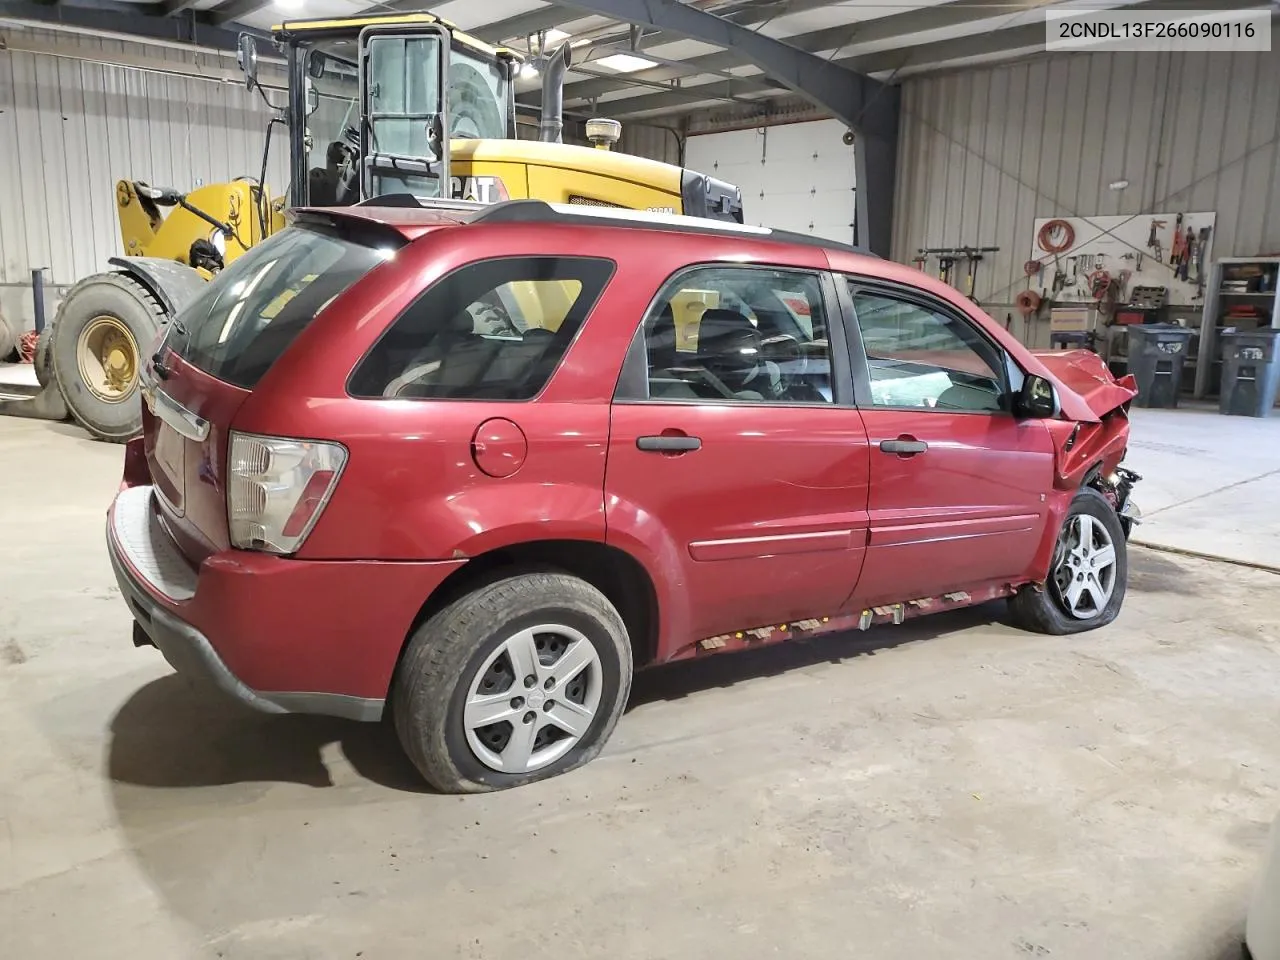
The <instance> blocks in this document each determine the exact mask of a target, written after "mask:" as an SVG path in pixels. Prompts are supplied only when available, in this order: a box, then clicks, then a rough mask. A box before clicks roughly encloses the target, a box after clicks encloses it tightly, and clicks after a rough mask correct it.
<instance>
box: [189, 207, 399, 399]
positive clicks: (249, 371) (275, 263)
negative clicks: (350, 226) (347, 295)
mask: <svg viewBox="0 0 1280 960" xmlns="http://www.w3.org/2000/svg"><path fill="white" fill-rule="evenodd" d="M378 241H380V242H382V243H383V244H384V245H383V246H381V247H379V246H376V245H374V241H371V242H368V243H366V242H360V241H358V240H356V239H352V238H350V237H347V236H344V235H341V234H339V233H338V232H337V231H335V230H331V229H329V228H327V227H323V226H319V225H306V226H302V225H299V226H293V227H290V228H289V229H287V230H284V231H283V232H281V233H278V234H276V235H275V236H274V237H271V238H270V239H269V240H266V241H265V242H263V243H261V244H259V245H258V246H257V247H254V248H253V249H252V250H250V251H249V252H248V253H246V254H245V255H244V256H242V257H240V258H239V259H237V260H236V261H235V262H234V263H232V264H231V266H229V267H228V268H227V269H225V270H223V271H222V272H221V273H220V274H218V276H217V277H215V278H214V279H213V280H212V281H211V282H210V283H209V285H208V287H206V288H205V289H204V290H203V291H201V293H200V295H199V296H197V297H196V298H195V299H194V300H193V301H192V302H191V303H190V304H188V305H187V306H186V307H185V308H184V309H183V310H182V311H181V312H180V313H179V314H178V316H177V318H176V320H175V322H174V324H173V325H172V327H171V330H170V333H169V337H168V338H167V340H166V345H167V346H168V347H170V348H171V349H172V350H173V351H174V352H175V353H176V354H178V356H180V357H182V358H183V359H184V360H186V361H187V362H188V363H190V364H192V365H194V366H196V367H198V368H199V369H201V370H203V371H204V372H205V373H207V374H209V375H211V376H214V377H217V378H218V379H219V380H224V381H226V382H227V383H232V384H235V385H236V386H238V387H244V388H246V389H252V388H253V387H254V386H255V385H256V384H257V383H258V381H259V380H261V379H262V377H263V375H264V374H265V373H266V372H267V371H268V370H269V369H270V368H271V365H272V364H273V363H275V361H276V360H277V359H279V358H280V356H281V355H282V354H283V353H284V352H285V350H287V349H288V348H289V346H290V344H292V343H293V341H294V340H295V339H297V337H298V335H299V334H300V333H302V331H303V330H305V329H306V328H307V326H308V324H310V323H311V321H312V320H314V319H315V317H316V314H318V313H319V312H320V311H321V310H323V309H324V308H325V307H326V306H327V305H328V304H329V302H330V301H331V300H333V299H334V298H335V297H337V296H338V294H340V293H342V292H343V291H345V290H346V289H347V288H348V287H350V286H351V285H352V284H353V283H355V282H356V281H357V280H359V279H360V278H361V277H362V276H364V275H365V274H366V273H368V272H369V271H370V270H372V269H373V268H374V267H375V266H377V265H378V264H379V263H382V262H383V261H384V260H385V259H387V257H388V255H389V254H391V253H392V252H394V249H395V246H397V245H398V244H399V243H401V242H403V241H401V240H399V239H398V238H397V240H396V241H395V242H392V241H391V240H390V239H386V238H381V237H379V238H378Z"/></svg>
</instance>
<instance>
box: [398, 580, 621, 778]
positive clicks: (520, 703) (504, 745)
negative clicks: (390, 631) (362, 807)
mask: <svg viewBox="0 0 1280 960" xmlns="http://www.w3.org/2000/svg"><path fill="white" fill-rule="evenodd" d="M558 667H559V668H560V670H561V674H560V676H559V677H557V676H556V675H555V674H556V672H557V668H558ZM631 674H632V663H631V647H630V643H629V642H628V639H627V631H626V627H625V626H624V625H623V622H622V618H621V617H620V616H619V615H618V611H617V610H616V609H615V608H614V606H613V604H611V603H610V602H609V600H608V599H607V598H606V597H605V596H604V595H603V594H602V593H600V591H599V590H597V589H595V587H593V586H591V585H590V584H588V583H586V582H584V581H582V580H579V579H578V578H576V577H572V576H568V575H566V574H560V573H525V574H520V575H516V576H511V577H507V578H505V579H501V580H497V581H494V582H492V583H488V584H485V585H482V586H480V587H478V588H477V589H475V590H473V591H472V592H470V593H468V594H466V595H464V596H462V597H461V598H459V599H458V600H455V601H454V602H453V603H451V604H450V605H449V606H447V607H445V608H444V609H443V610H441V611H439V612H438V613H436V614H435V615H434V616H432V617H431V618H430V619H429V620H427V621H426V622H425V623H424V624H423V625H422V626H421V627H419V628H418V629H417V630H416V631H415V632H414V634H413V636H412V637H411V638H410V640H409V645H408V647H407V649H406V650H405V653H404V657H403V658H402V660H401V663H400V666H399V668H398V670H397V672H396V678H395V681H394V689H393V691H392V710H393V714H394V722H395V727H396V733H397V734H398V735H399V738H400V742H401V744H402V745H403V746H404V749H405V752H406V753H407V754H408V755H409V758H410V759H411V760H412V761H413V764H414V766H416V767H417V768H418V770H419V772H420V773H421V774H422V776H423V777H424V778H425V779H426V780H427V782H428V783H429V784H431V786H433V787H434V788H435V789H437V790H439V791H441V792H443V793H479V792H483V791H488V790H501V789H505V788H508V787H514V786H519V785H520V784H524V783H531V782H533V781H535V780H544V779H546V778H548V777H553V776H556V775H558V774H561V773H565V772H566V771H569V770H572V769H574V768H575V767H580V766H582V765H583V764H584V763H587V762H588V761H590V760H591V759H593V758H594V757H595V756H596V755H597V754H598V753H599V752H600V750H601V748H602V747H603V746H604V744H605V741H606V740H608V738H609V735H610V734H611V733H612V732H613V728H614V726H615V725H616V724H617V722H618V717H619V716H621V714H622V709H623V707H624V706H625V705H626V702H627V696H628V695H629V693H630V691H631ZM530 678H533V682H532V683H530V682H528V681H529V679H530ZM490 717H492V719H490ZM561 724H563V726H562V725H561ZM570 728H572V729H574V730H576V731H577V733H576V734H575V733H572V732H570Z"/></svg>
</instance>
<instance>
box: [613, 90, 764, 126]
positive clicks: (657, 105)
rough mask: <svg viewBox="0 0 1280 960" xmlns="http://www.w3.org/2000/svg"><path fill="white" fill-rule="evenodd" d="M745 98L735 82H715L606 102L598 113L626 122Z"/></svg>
mask: <svg viewBox="0 0 1280 960" xmlns="http://www.w3.org/2000/svg"><path fill="white" fill-rule="evenodd" d="M776 92H777V93H782V92H783V91H781V90H777V91H776ZM742 94H743V91H742V90H741V89H737V88H734V87H733V81H731V80H724V81H713V82H711V83H699V84H697V85H696V86H689V87H677V88H675V89H672V90H668V91H666V92H665V93H646V94H644V95H643V96H640V97H628V98H627V99H625V100H606V101H604V102H603V103H600V104H598V105H597V110H598V112H599V114H600V115H601V116H602V117H612V118H614V119H616V120H622V119H625V118H626V117H633V116H635V115H636V114H637V113H652V112H654V111H661V110H671V111H677V110H680V109H682V108H683V107H684V106H686V105H687V104H690V103H702V102H705V101H708V100H733V99H741V98H742ZM766 99H767V98H766ZM760 102H761V103H764V100H763V99H762V100H761V101H760Z"/></svg>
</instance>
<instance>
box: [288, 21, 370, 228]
mask: <svg viewBox="0 0 1280 960" xmlns="http://www.w3.org/2000/svg"><path fill="white" fill-rule="evenodd" d="M356 57H357V51H356V42H355V41H354V40H328V41H325V42H323V43H320V44H317V45H315V46H314V47H310V48H308V49H306V50H305V51H304V57H303V60H304V64H305V66H306V77H307V95H306V99H305V101H304V102H305V104H306V110H307V119H306V135H305V139H304V141H303V150H304V155H305V157H306V161H305V167H306V178H307V186H306V200H305V203H306V204H307V205H309V206H313V207H337V206H349V205H351V204H353V203H355V202H357V201H358V200H359V189H358V176H357V172H358V164H357V156H358V149H357V148H358V144H359V125H360V83H359V74H358V73H357V69H356ZM296 175H297V174H296V173H295V176H296Z"/></svg>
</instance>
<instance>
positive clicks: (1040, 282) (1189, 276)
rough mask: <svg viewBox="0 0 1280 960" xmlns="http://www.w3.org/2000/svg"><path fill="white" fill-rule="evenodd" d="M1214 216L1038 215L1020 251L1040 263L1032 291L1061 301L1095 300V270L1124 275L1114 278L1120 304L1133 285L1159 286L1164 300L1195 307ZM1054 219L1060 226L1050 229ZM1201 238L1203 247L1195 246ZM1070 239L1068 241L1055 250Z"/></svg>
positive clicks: (1205, 274)
mask: <svg viewBox="0 0 1280 960" xmlns="http://www.w3.org/2000/svg"><path fill="white" fill-rule="evenodd" d="M1215 220H1216V216H1215V214H1212V213H1185V214H1184V213H1158V214H1152V215H1150V216H1142V217H1136V218H1135V217H1062V218H1054V219H1050V218H1042V219H1039V220H1036V221H1035V225H1034V228H1033V229H1032V231H1031V237H1030V243H1029V244H1028V246H1027V247H1025V248H1024V249H1026V250H1027V255H1028V261H1027V262H1028V264H1029V263H1030V262H1032V261H1039V263H1040V264H1041V265H1042V269H1041V271H1040V273H1039V274H1037V275H1035V276H1031V277H1029V278H1028V280H1029V284H1030V289H1032V290H1035V291H1036V292H1038V293H1043V294H1045V295H1046V296H1047V297H1049V298H1051V299H1052V300H1054V301H1055V302H1056V303H1059V304H1068V303H1093V302H1094V301H1095V299H1096V298H1095V297H1094V296H1093V293H1092V292H1091V291H1090V288H1089V283H1088V278H1089V277H1090V276H1092V275H1094V274H1096V273H1098V272H1099V271H1101V272H1104V273H1106V274H1108V275H1109V276H1110V277H1111V278H1113V279H1116V280H1119V278H1120V277H1121V276H1122V275H1123V274H1125V273H1127V274H1128V277H1127V278H1126V280H1125V281H1124V282H1121V283H1119V286H1120V288H1121V298H1120V301H1119V302H1121V303H1124V302H1126V301H1127V300H1128V299H1129V297H1128V294H1129V292H1130V291H1132V290H1133V288H1134V287H1138V286H1142V287H1164V288H1166V289H1167V290H1168V297H1167V298H1166V301H1165V302H1166V303H1168V304H1169V306H1171V307H1182V308H1191V309H1194V310H1200V309H1201V308H1202V307H1203V305H1204V286H1205V285H1207V283H1208V280H1209V270H1210V268H1211V267H1212V264H1213V228H1214V223H1215ZM1059 224H1061V225H1062V228H1061V229H1056V228H1057V227H1058V225H1059ZM1188 232H1190V235H1191V239H1190V240H1189V241H1188V236H1187V235H1188ZM1055 237H1057V238H1059V239H1056V240H1055ZM1202 237H1203V238H1205V242H1204V244H1203V245H1204V247H1205V249H1204V250H1203V251H1201V250H1199V247H1198V244H1200V243H1201V238H1202ZM1068 239H1069V240H1070V241H1071V242H1070V245H1069V246H1067V247H1065V249H1061V250H1060V252H1054V251H1057V250H1058V248H1059V247H1062V245H1063V244H1064V243H1065V242H1066V241H1067V240H1068ZM1046 247H1048V249H1045V248H1046ZM1180 249H1181V251H1182V253H1181V257H1182V259H1181V260H1180V261H1179V260H1176V256H1177V254H1178V252H1179V250H1180ZM1171 261H1175V262H1171ZM1179 266H1182V267H1183V269H1182V270H1179ZM1183 277H1185V278H1186V279H1182V278H1183Z"/></svg>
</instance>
